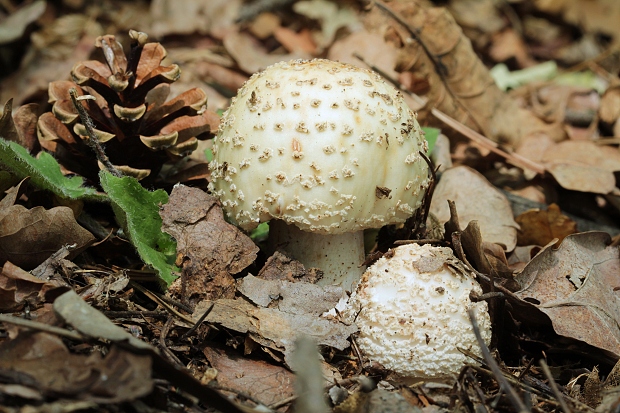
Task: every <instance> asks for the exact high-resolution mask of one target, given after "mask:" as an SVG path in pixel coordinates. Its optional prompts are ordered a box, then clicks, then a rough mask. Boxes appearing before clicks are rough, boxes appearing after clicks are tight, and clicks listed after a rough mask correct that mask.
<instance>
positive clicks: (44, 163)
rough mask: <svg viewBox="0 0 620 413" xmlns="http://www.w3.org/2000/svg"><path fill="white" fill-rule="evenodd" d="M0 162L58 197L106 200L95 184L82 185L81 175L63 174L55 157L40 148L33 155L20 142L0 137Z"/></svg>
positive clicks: (14, 172)
mask: <svg viewBox="0 0 620 413" xmlns="http://www.w3.org/2000/svg"><path fill="white" fill-rule="evenodd" d="M0 164H1V165H2V168H3V169H5V170H7V171H8V172H10V173H12V174H13V175H15V176H16V177H17V178H18V179H19V180H21V179H24V178H25V177H27V176H29V177H30V183H31V184H32V185H34V186H36V187H37V188H40V189H45V190H48V191H50V192H53V193H54V194H56V195H58V196H59V197H61V198H65V199H81V200H84V201H99V202H107V201H108V197H107V196H106V195H105V194H102V193H100V192H97V190H96V189H95V188H89V187H86V186H83V185H84V179H83V178H81V177H79V176H74V177H72V178H69V177H66V176H64V175H63V174H62V172H61V171H60V165H58V162H56V159H54V158H53V157H52V155H50V154H48V153H46V152H41V153H40V154H39V157H38V158H35V157H33V156H32V155H30V154H29V153H28V150H27V149H26V148H24V147H23V146H21V145H20V144H18V143H16V142H10V141H7V140H5V139H2V138H0Z"/></svg>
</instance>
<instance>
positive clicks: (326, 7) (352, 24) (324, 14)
mask: <svg viewBox="0 0 620 413" xmlns="http://www.w3.org/2000/svg"><path fill="white" fill-rule="evenodd" d="M293 10H295V12H297V13H299V14H303V15H304V16H306V17H309V18H311V19H317V20H319V21H320V22H321V32H320V33H317V34H316V35H315V39H316V43H317V46H318V47H319V49H321V50H322V49H324V48H325V47H327V46H329V45H330V44H331V43H332V41H333V40H334V37H335V36H336V32H337V31H338V30H339V29H340V28H344V27H346V28H349V29H353V30H354V29H356V28H358V27H359V26H360V22H359V21H358V19H357V16H356V14H355V12H354V11H353V9H351V8H350V7H347V6H343V7H339V5H338V3H337V2H332V1H327V0H310V1H297V2H295V4H294V5H293ZM353 30H351V31H353Z"/></svg>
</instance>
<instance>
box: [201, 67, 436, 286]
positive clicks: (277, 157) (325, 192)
mask: <svg viewBox="0 0 620 413" xmlns="http://www.w3.org/2000/svg"><path fill="white" fill-rule="evenodd" d="M425 149H426V141H425V140H424V139H423V137H422V135H421V131H420V127H419V125H418V123H417V121H416V119H415V115H414V114H413V112H412V111H411V110H410V109H409V108H408V107H407V105H406V104H405V103H404V101H403V98H402V96H401V94H400V92H398V91H397V90H396V89H395V88H394V87H393V86H391V85H390V84H388V83H386V82H385V81H384V80H383V79H382V78H381V77H380V76H379V75H378V74H376V73H374V72H372V71H369V70H366V69H362V68H358V67H355V66H352V65H348V64H343V63H337V62H332V61H329V60H321V59H317V60H311V61H305V60H296V61H291V62H280V63H277V64H275V65H273V66H270V67H269V68H267V69H266V70H265V71H263V72H261V73H257V74H255V75H253V76H252V77H251V78H250V79H249V80H248V81H247V82H246V84H245V85H244V86H243V87H242V88H241V89H240V90H239V93H238V94H237V96H236V98H234V99H233V102H232V103H231V106H230V107H229V108H228V110H227V111H226V112H225V113H224V115H223V117H222V122H221V124H220V129H219V131H218V135H217V137H216V139H215V141H214V146H213V152H214V160H213V161H212V163H211V165H210V167H211V171H212V174H211V178H212V182H211V184H210V189H211V191H212V192H213V193H214V194H215V195H217V196H218V197H219V198H220V199H221V201H222V205H223V207H224V210H225V211H226V213H227V216H228V217H229V218H230V220H231V221H233V222H235V223H237V225H239V226H240V227H242V228H243V229H245V230H250V229H253V228H255V227H256V226H257V225H258V224H259V223H260V222H263V221H269V220H271V219H274V218H275V219H278V220H281V221H283V222H285V223H287V224H294V225H295V226H296V227H297V228H299V229H300V230H302V231H304V233H303V234H301V235H299V234H296V235H295V236H294V237H293V236H291V234H290V233H289V230H288V229H287V228H288V227H287V226H285V225H280V228H279V229H276V231H273V232H274V233H276V234H281V235H282V236H283V237H284V239H285V242H289V241H291V242H293V243H295V242H297V241H298V238H299V236H302V237H303V236H305V235H304V234H307V233H314V234H322V235H329V234H339V235H340V237H339V238H338V240H337V241H336V242H335V244H337V245H339V246H340V247H342V250H343V251H342V253H341V254H340V255H341V257H340V258H339V259H338V260H336V262H334V263H332V264H330V263H326V262H324V261H323V260H324V258H325V256H329V255H331V251H333V248H334V242H332V246H331V247H329V250H327V251H318V252H315V253H313V254H312V255H313V256H319V258H316V259H313V258H309V257H303V256H301V257H300V255H304V254H305V253H304V250H305V247H303V246H300V247H299V248H298V250H297V251H295V253H292V255H293V256H294V257H295V258H297V259H298V260H300V261H301V262H302V263H304V264H305V265H311V266H318V267H319V268H321V269H322V270H324V271H325V273H326V278H325V281H324V283H339V282H340V278H341V274H334V271H336V272H343V271H344V272H349V271H352V272H353V273H356V274H357V276H352V277H351V279H350V280H348V281H347V282H346V284H348V285H346V286H345V287H350V284H352V283H353V282H355V281H356V280H355V278H359V275H361V271H362V270H360V269H359V268H358V266H359V265H360V264H361V262H362V261H363V241H362V233H361V231H362V230H363V229H365V228H378V227H381V226H383V225H386V224H390V223H400V222H404V221H405V220H406V219H407V218H409V217H410V216H411V215H412V214H413V212H414V211H415V210H416V209H417V208H418V207H419V206H420V204H421V201H422V199H423V197H424V194H425V192H426V189H427V187H428V184H429V178H428V166H427V165H426V163H425V162H424V160H423V159H422V157H421V156H420V155H419V152H420V151H424V150H425ZM377 188H380V191H379V192H380V193H381V194H382V195H381V196H377V193H378V190H377ZM386 193H387V195H385V196H384V195H383V194H386ZM276 227H277V225H276ZM345 234H348V235H345ZM307 241H308V240H305V239H303V240H300V241H299V242H302V243H306V242H307ZM310 242H311V243H313V244H317V243H318V244H323V243H324V241H322V240H321V239H318V240H310ZM293 249H294V248H293ZM289 252H291V251H290V250H289ZM305 255H308V254H305ZM345 256H346V257H345ZM328 258H329V257H328ZM342 268H348V269H344V270H343V269H342Z"/></svg>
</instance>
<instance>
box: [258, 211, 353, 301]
mask: <svg viewBox="0 0 620 413" xmlns="http://www.w3.org/2000/svg"><path fill="white" fill-rule="evenodd" d="M269 249H270V250H271V251H272V252H273V251H275V250H276V249H280V250H282V251H284V252H286V253H287V254H288V255H289V256H290V257H291V258H294V259H296V260H297V261H299V262H301V263H302V264H303V265H304V266H305V267H306V268H318V269H320V270H322V271H323V272H324V275H323V278H322V279H321V280H319V282H318V284H319V285H332V284H333V285H340V286H342V287H343V288H344V289H345V290H347V291H352V289H353V288H355V286H356V285H357V282H358V281H359V280H360V278H361V277H362V274H363V273H364V270H365V267H363V266H362V263H363V262H364V231H357V232H348V233H344V234H337V235H326V234H317V233H313V232H306V231H302V230H300V229H299V228H297V227H296V226H295V225H287V224H286V223H285V222H283V221H280V220H271V221H270V222H269Z"/></svg>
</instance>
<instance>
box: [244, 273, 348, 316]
mask: <svg viewBox="0 0 620 413" xmlns="http://www.w3.org/2000/svg"><path fill="white" fill-rule="evenodd" d="M237 290H238V291H239V292H240V293H241V294H243V295H244V296H246V297H247V298H248V299H250V301H252V302H253V303H254V304H256V305H258V306H260V307H270V308H277V309H279V310H280V311H284V312H285V313H291V314H314V315H316V316H319V315H321V314H323V313H324V312H326V311H329V310H331V309H332V308H334V306H335V305H336V303H337V302H338V300H339V299H340V297H342V294H343V290H342V287H338V286H335V285H325V286H319V285H316V284H309V283H305V282H289V281H281V280H262V279H260V278H257V277H254V276H253V275H251V274H250V275H248V276H246V277H244V278H243V279H242V280H241V282H240V283H239V285H238V286H237Z"/></svg>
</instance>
